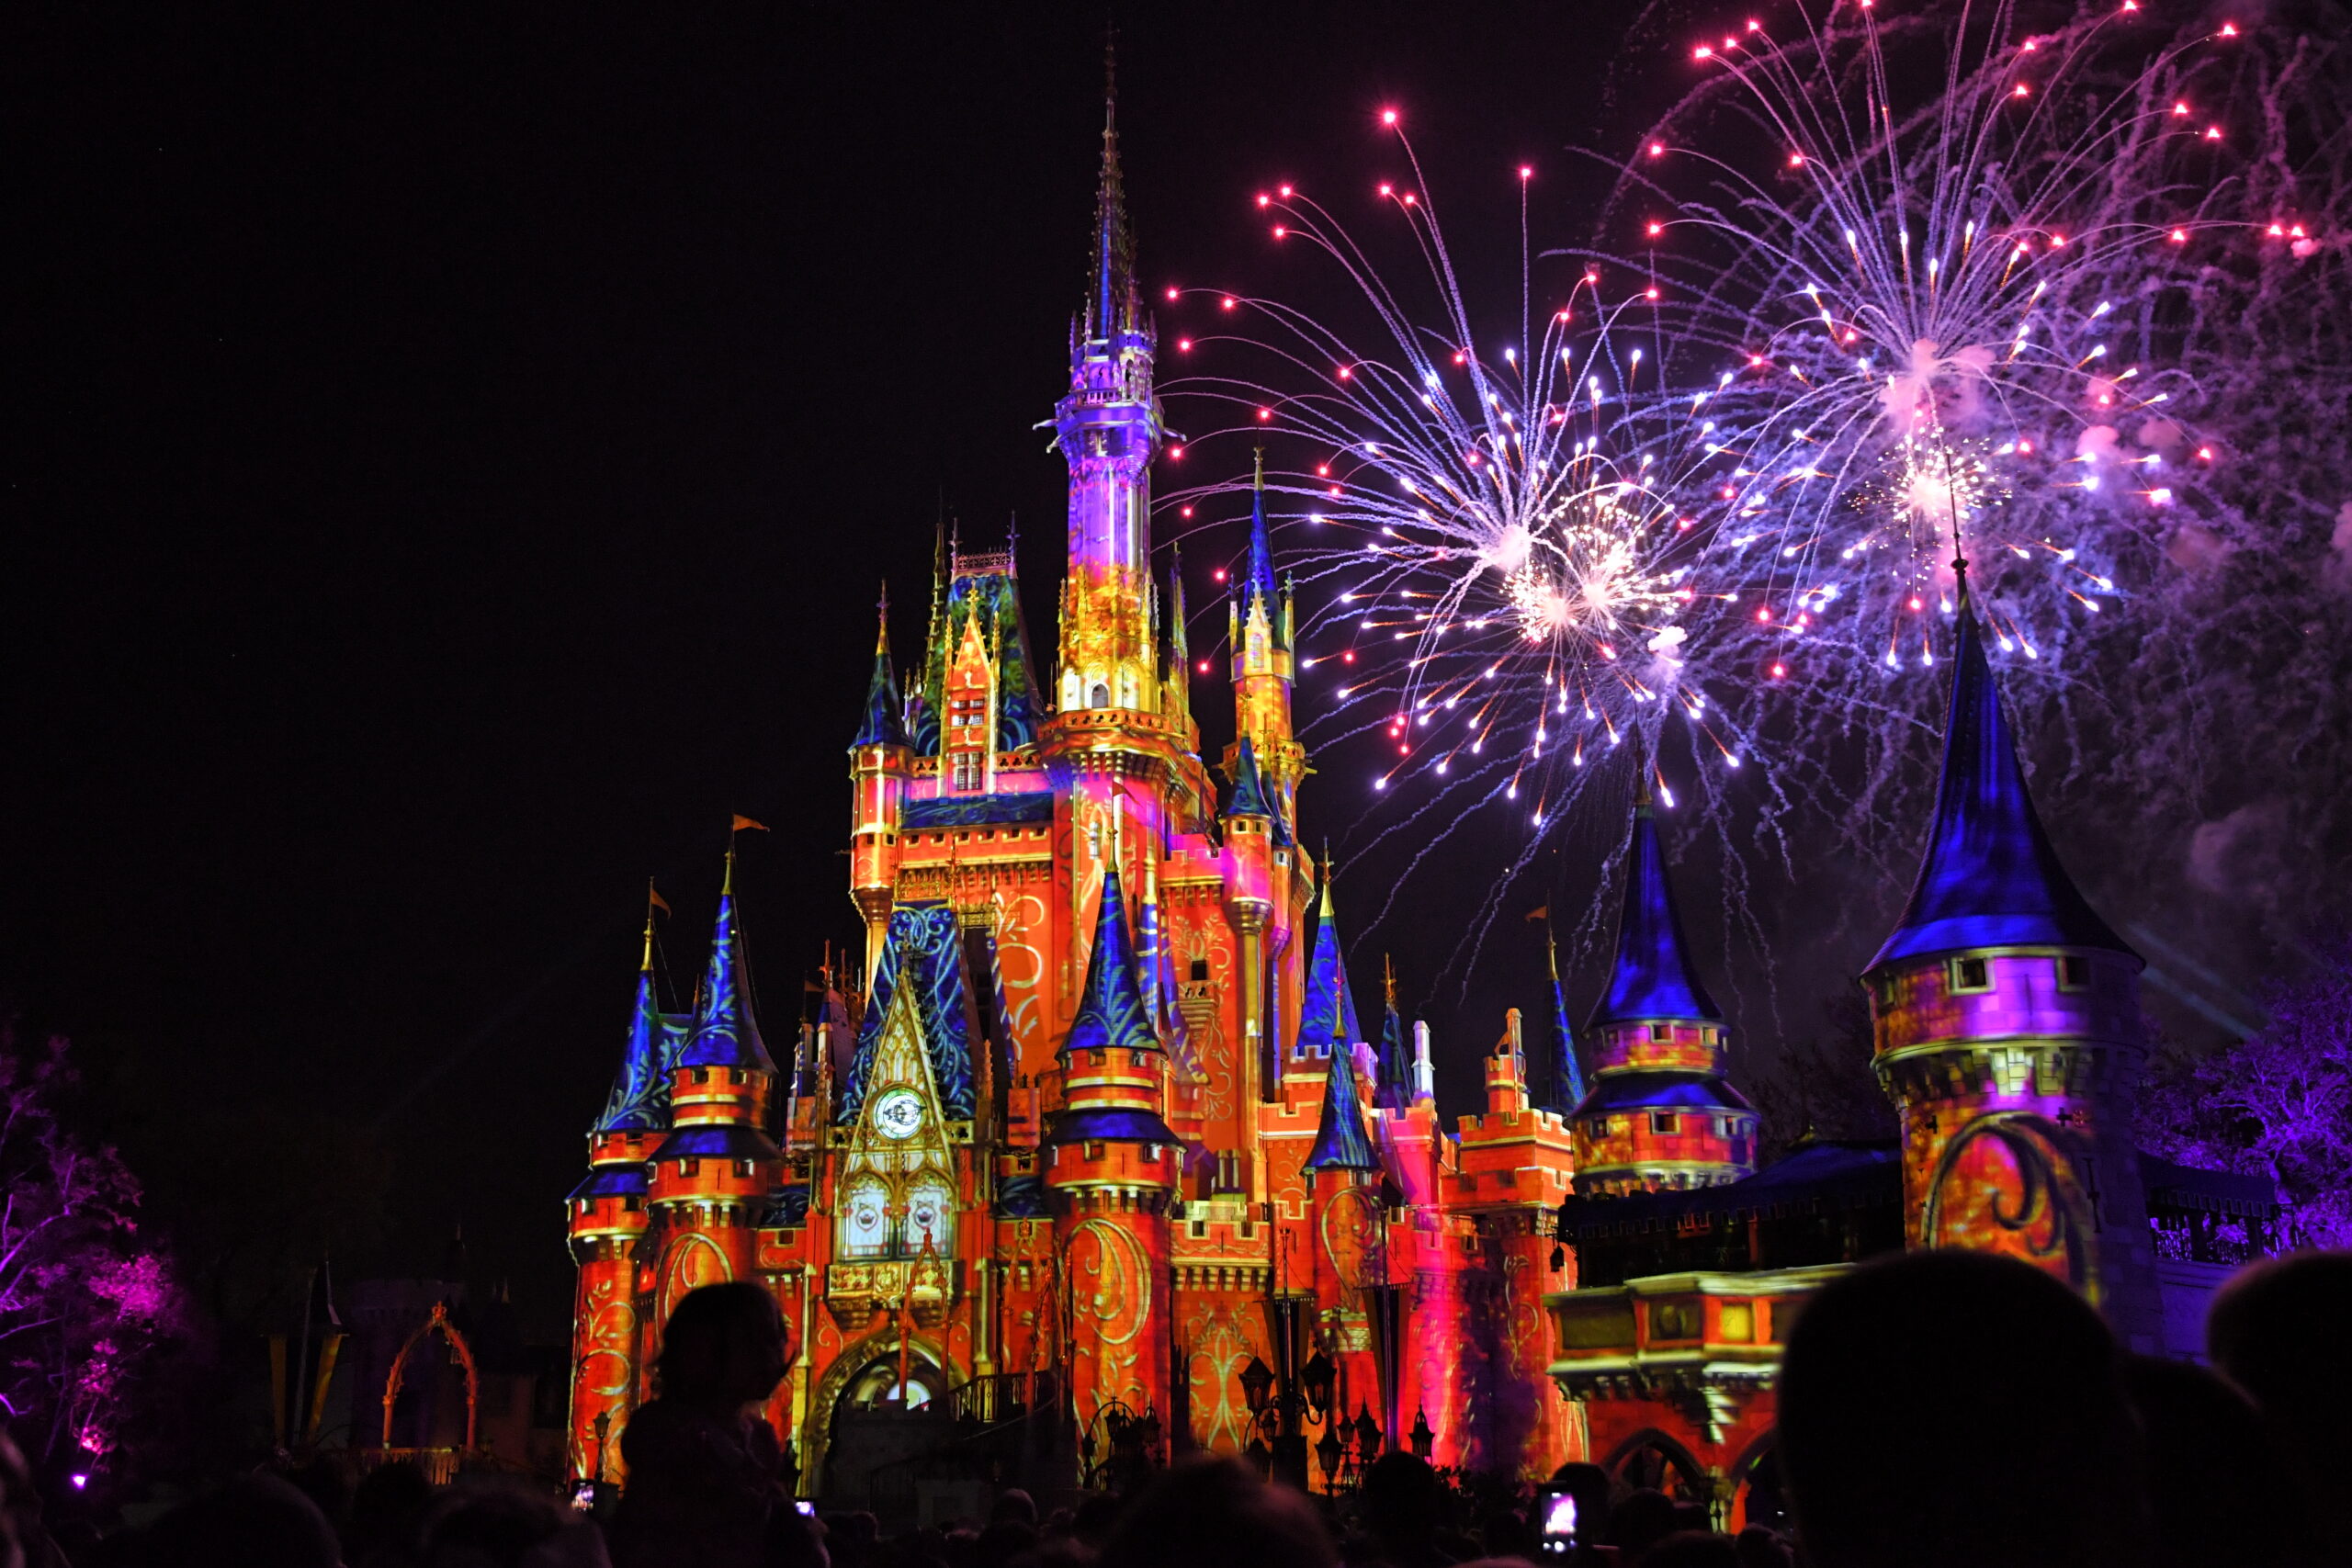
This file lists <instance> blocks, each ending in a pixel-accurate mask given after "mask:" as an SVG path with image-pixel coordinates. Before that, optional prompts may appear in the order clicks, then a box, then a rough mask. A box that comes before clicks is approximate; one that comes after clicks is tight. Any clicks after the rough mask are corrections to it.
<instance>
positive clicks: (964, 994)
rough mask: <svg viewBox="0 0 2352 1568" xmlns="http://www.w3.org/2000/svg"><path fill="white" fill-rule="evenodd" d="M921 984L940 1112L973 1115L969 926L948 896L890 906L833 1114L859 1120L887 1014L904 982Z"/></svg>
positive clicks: (917, 991)
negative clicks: (964, 934)
mask: <svg viewBox="0 0 2352 1568" xmlns="http://www.w3.org/2000/svg"><path fill="white" fill-rule="evenodd" d="M899 987H913V991H914V1004H915V1018H916V1020H917V1021H918V1022H919V1024H920V1025H921V1027H922V1047H923V1057H924V1060H925V1061H926V1062H927V1063H928V1064H929V1066H930V1067H931V1078H932V1084H933V1087H934V1088H935V1089H937V1090H938V1091H939V1109H940V1112H941V1114H943V1115H944V1116H945V1117H947V1118H948V1120H950V1121H957V1122H964V1121H969V1120H971V1118H972V1116H973V1115H974V1113H975V1110H976V1106H977V1103H978V1100H977V1096H976V1094H975V1092H974V1089H973V1084H972V1026H971V1016H970V1012H969V1007H970V998H969V987H967V983H966V978H965V973H964V948H963V941H962V928H961V926H960V925H959V923H958V922H957V920H956V911H955V910H954V909H953V908H949V907H948V906H947V905H945V904H901V905H899V907H898V908H895V909H893V910H891V911H890V923H889V925H888V928H887V929H886V930H885V931H884V932H883V937H882V957H881V960H880V962H878V963H876V964H875V966H874V984H873V987H872V989H871V990H870V991H869V992H868V993H867V996H866V998H865V1016H864V1017H863V1018H862V1019H860V1020H859V1021H858V1027H857V1050H856V1053H855V1055H853V1056H852V1057H851V1058H850V1066H849V1074H848V1077H847V1080H846V1081H845V1082H844V1083H843V1084H842V1097H841V1106H840V1108H839V1110H838V1111H836V1112H835V1114H834V1117H833V1120H834V1121H835V1122H838V1123H840V1124H841V1125H842V1126H848V1125H850V1124H851V1123H853V1122H856V1120H857V1118H858V1113H859V1111H862V1110H863V1109H864V1108H865V1089H866V1080H867V1078H868V1077H870V1076H871V1074H872V1072H873V1068H874V1057H875V1054H876V1052H877V1051H878V1050H880V1048H881V1044H882V1025H883V1021H884V1020H885V1019H887V1018H888V1016H889V1013H890V1004H891V1002H892V1001H893V1000H894V999H896V998H897V996H898V994H899Z"/></svg>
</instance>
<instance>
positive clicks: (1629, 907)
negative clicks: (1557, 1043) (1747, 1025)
mask: <svg viewBox="0 0 2352 1568" xmlns="http://www.w3.org/2000/svg"><path fill="white" fill-rule="evenodd" d="M1690 952H1691V944H1690V942H1689V941H1688V940H1687V939H1685V938H1684V936H1683V934H1682V917H1681V915H1680V913H1679V911H1678V910H1677V909H1676V908H1675V907H1674V890H1673V888H1672V887H1670V886H1668V883H1667V879H1666V856H1665V854H1664V853H1663V852H1661V851H1660V850H1659V848H1658V841H1657V816H1656V812H1655V809H1654V808H1653V807H1651V805H1650V802H1649V794H1648V791H1647V790H1646V789H1645V790H1644V791H1643V795H1642V799H1641V801H1640V803H1639V804H1638V805H1636V806H1635V807H1634V837H1633V841H1632V843H1631V845H1630V846H1629V847H1628V849H1627V851H1626V859H1625V899H1624V904H1623V908H1622V909H1621V910H1620V912H1619V914H1618V918H1617V961H1616V963H1615V964H1614V965H1613V966H1611V969H1610V972H1609V988H1608V989H1607V990H1606V991H1604V992H1602V993H1601V998H1600V1005H1598V1006H1597V1007H1595V1008H1594V1009H1593V1010H1592V1017H1591V1019H1590V1021H1589V1023H1590V1026H1591V1027H1592V1028H1595V1029H1605V1028H1607V1027H1609V1026H1610V1025H1611V1024H1616V1023H1628V1022H1631V1021H1634V1020H1636V1019H1638V1020H1641V1021H1645V1022H1646V1021H1650V1020H1653V1019H1682V1018H1687V1019H1703V1020H1705V1021H1708V1022H1711V1023H1720V1022H1722V1021H1723V1014H1722V1012H1721V1011H1719V1010H1717V1009H1716V1007H1715V1003H1714V998H1712V997H1710V996H1708V995H1707V988H1706V987H1704V986H1702V985H1701V984H1700V983H1699V978H1698V970H1697V968H1696V967H1695V966H1694V965H1693V964H1691V958H1690Z"/></svg>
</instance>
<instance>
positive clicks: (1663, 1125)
mask: <svg viewBox="0 0 2352 1568" xmlns="http://www.w3.org/2000/svg"><path fill="white" fill-rule="evenodd" d="M1650 1131H1651V1132H1653V1133H1671V1132H1673V1131H1674V1112H1673V1111H1651V1112H1650Z"/></svg>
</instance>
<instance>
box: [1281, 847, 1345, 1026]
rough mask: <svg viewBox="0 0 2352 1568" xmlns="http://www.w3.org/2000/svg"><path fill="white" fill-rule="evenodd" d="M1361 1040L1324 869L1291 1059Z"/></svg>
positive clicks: (1328, 882)
mask: <svg viewBox="0 0 2352 1568" xmlns="http://www.w3.org/2000/svg"><path fill="white" fill-rule="evenodd" d="M1361 1039H1363V1028H1362V1027H1361V1026H1360V1025H1359V1024H1358V1023H1357V1022H1356V1000H1355V998H1354V996H1353V995H1351V993H1350V992H1349V990H1348V964H1347V955H1346V954H1345V953H1342V952H1340V928H1339V926H1338V925H1337V924H1336V923H1334V921H1333V920H1332V918H1331V884H1330V880H1329V871H1328V869H1327V871H1326V874H1325V880H1324V883H1323V912H1322V914H1321V915H1320V916H1318V917H1317V919H1316V922H1315V953H1314V955H1313V956H1312V957H1310V958H1308V959H1307V961H1306V1000H1304V1001H1303V1002H1301V1003H1300V1004H1299V1010H1298V1038H1297V1039H1295V1040H1294V1041H1292V1042H1291V1048H1290V1054H1291V1056H1292V1058H1293V1059H1294V1060H1295V1059H1297V1058H1300V1057H1306V1056H1320V1055H1323V1054H1324V1053H1325V1052H1327V1051H1329V1049H1330V1048H1331V1042H1332V1041H1333V1040H1346V1041H1355V1040H1361Z"/></svg>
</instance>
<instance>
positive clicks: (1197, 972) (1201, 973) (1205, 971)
mask: <svg viewBox="0 0 2352 1568" xmlns="http://www.w3.org/2000/svg"><path fill="white" fill-rule="evenodd" d="M1208 977H1209V961H1208V960H1207V959H1205V958H1195V959H1193V979H1195V980H1205V979H1207V978H1208Z"/></svg>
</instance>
